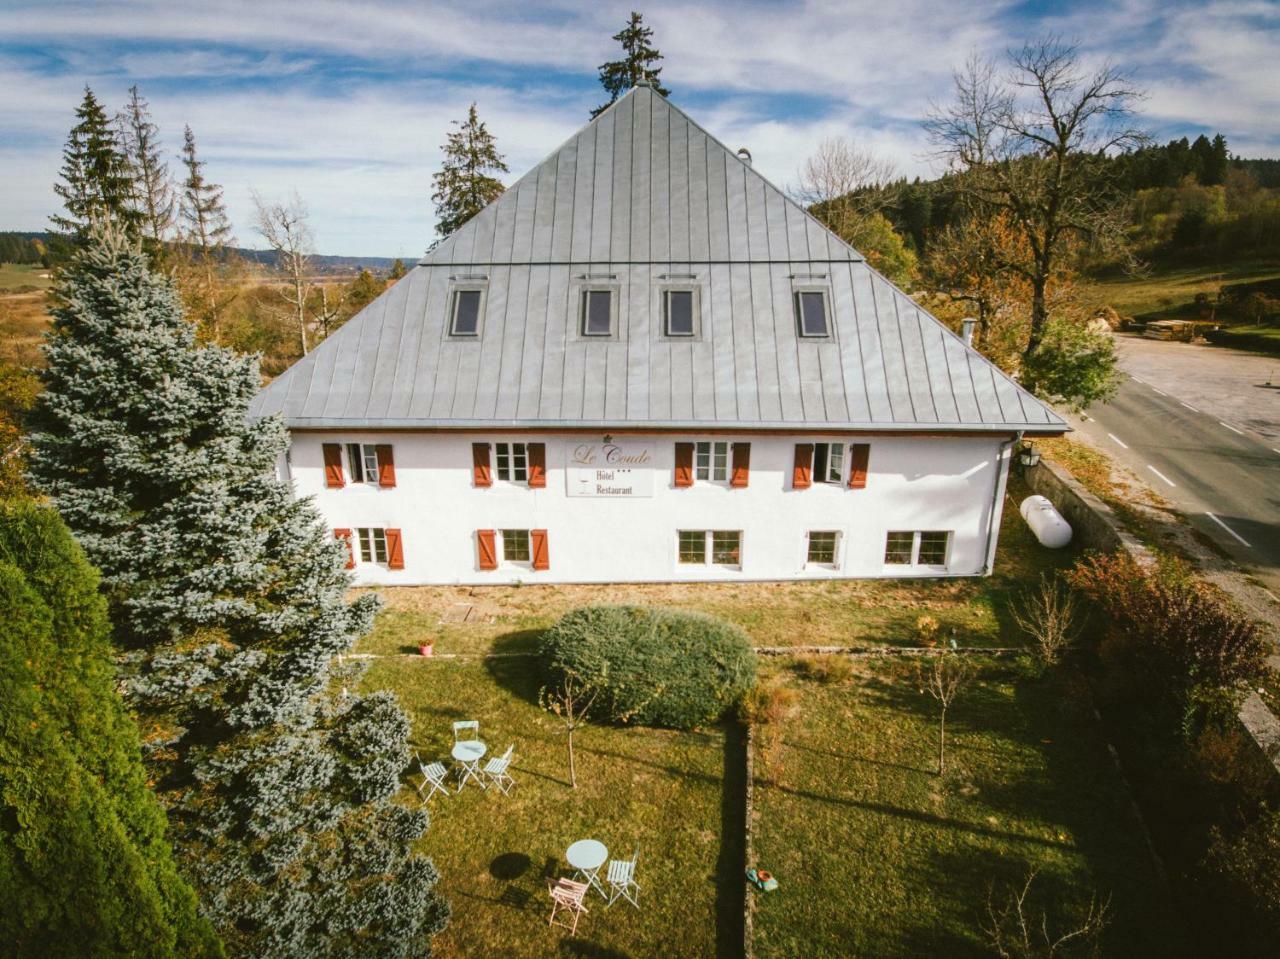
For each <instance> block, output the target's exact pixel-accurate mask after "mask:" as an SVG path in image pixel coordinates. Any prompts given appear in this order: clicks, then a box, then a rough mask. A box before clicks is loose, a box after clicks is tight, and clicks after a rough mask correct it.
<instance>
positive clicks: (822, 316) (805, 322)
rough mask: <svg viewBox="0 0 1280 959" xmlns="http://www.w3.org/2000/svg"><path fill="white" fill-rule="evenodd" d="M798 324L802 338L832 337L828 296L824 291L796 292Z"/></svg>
mask: <svg viewBox="0 0 1280 959" xmlns="http://www.w3.org/2000/svg"><path fill="white" fill-rule="evenodd" d="M796 322H797V323H798V324H799V327H800V335H801V336H830V335H831V324H830V320H829V317H828V316H827V294H826V292H825V291H824V290H797V291H796Z"/></svg>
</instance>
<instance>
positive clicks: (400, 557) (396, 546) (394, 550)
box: [384, 529, 404, 569]
mask: <svg viewBox="0 0 1280 959" xmlns="http://www.w3.org/2000/svg"><path fill="white" fill-rule="evenodd" d="M384 532H385V534H386V537H387V569H404V541H403V540H402V539H401V536H400V531H399V530H398V529H389V530H384Z"/></svg>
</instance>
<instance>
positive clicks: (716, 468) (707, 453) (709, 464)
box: [693, 442, 730, 483]
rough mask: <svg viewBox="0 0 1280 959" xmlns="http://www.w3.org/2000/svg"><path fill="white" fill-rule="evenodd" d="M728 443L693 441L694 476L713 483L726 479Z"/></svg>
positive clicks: (727, 474)
mask: <svg viewBox="0 0 1280 959" xmlns="http://www.w3.org/2000/svg"><path fill="white" fill-rule="evenodd" d="M729 445H730V444H728V443H713V442H702V443H695V444H694V447H693V452H694V468H693V472H694V476H696V477H697V478H698V479H700V480H707V481H709V482H713V483H723V482H725V481H726V480H728V479H729Z"/></svg>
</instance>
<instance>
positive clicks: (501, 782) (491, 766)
mask: <svg viewBox="0 0 1280 959" xmlns="http://www.w3.org/2000/svg"><path fill="white" fill-rule="evenodd" d="M515 748H516V747H515V746H508V747H507V751H506V752H505V753H503V754H502V755H501V756H494V757H493V758H492V759H490V760H489V761H488V762H487V763H485V765H484V769H482V770H481V772H483V773H484V774H485V775H486V776H487V777H489V782H491V783H493V784H494V785H495V786H497V787H498V788H499V789H501V790H502V794H503V795H504V796H509V795H510V794H511V787H512V786H514V785H515V784H516V781H515V780H514V779H512V778H511V773H510V772H508V768H509V767H510V766H511V753H512V751H513V750H514V749H515Z"/></svg>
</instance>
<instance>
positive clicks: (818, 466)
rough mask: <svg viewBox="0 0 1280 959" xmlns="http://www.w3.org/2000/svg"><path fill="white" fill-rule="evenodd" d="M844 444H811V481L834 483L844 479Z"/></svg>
mask: <svg viewBox="0 0 1280 959" xmlns="http://www.w3.org/2000/svg"><path fill="white" fill-rule="evenodd" d="M844 462H845V445H844V444H843V443H814V444H813V481H814V482H815V483H835V484H839V483H841V482H843V481H844Z"/></svg>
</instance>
